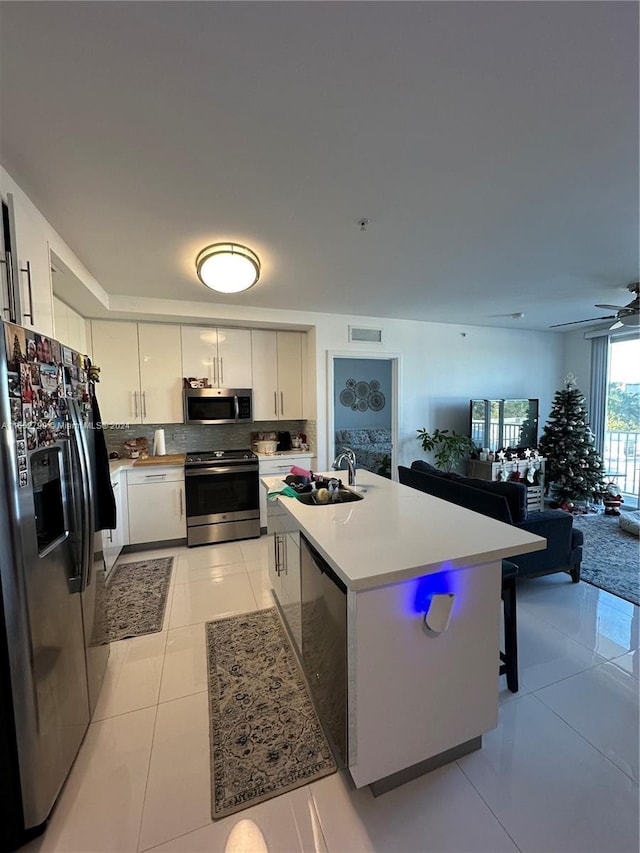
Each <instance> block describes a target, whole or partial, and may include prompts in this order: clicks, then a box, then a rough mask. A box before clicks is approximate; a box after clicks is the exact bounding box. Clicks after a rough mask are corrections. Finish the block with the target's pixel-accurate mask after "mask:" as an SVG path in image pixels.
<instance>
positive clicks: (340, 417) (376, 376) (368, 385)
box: [327, 353, 399, 479]
mask: <svg viewBox="0 0 640 853" xmlns="http://www.w3.org/2000/svg"><path fill="white" fill-rule="evenodd" d="M398 358H399V357H398V356H397V355H390V354H389V353H387V354H385V355H384V356H381V355H378V354H371V353H362V354H355V355H354V354H353V353H349V354H340V353H329V365H328V367H329V370H328V373H329V383H328V385H329V387H328V395H327V396H328V400H327V402H328V406H327V411H328V423H327V450H328V455H329V459H330V460H332V459H334V458H335V456H336V454H337V453H339V452H340V451H341V450H342V448H343V447H350V448H351V449H352V450H353V452H354V453H355V457H356V465H357V467H358V468H359V469H364V470H366V471H371V472H373V473H374V474H379V475H380V476H382V477H387V478H388V479H396V477H395V472H396V470H397V461H396V444H397V430H398V400H397V388H398Z"/></svg>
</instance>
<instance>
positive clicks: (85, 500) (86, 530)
mask: <svg viewBox="0 0 640 853" xmlns="http://www.w3.org/2000/svg"><path fill="white" fill-rule="evenodd" d="M68 402H69V413H70V415H71V426H72V429H73V436H72V441H73V442H74V446H75V448H76V452H77V455H78V460H79V462H80V472H81V482H82V492H81V500H82V506H81V507H80V510H81V514H82V519H83V525H82V556H83V559H82V567H81V568H82V579H81V585H80V591H81V592H84V590H85V589H86V588H87V587H88V586H89V584H90V583H91V569H92V566H93V528H94V519H93V487H92V484H91V474H90V468H89V450H88V447H87V439H86V436H85V434H84V424H83V423H82V416H81V414H80V408H79V406H78V402H77V400H75V399H73V398H69V401H68Z"/></svg>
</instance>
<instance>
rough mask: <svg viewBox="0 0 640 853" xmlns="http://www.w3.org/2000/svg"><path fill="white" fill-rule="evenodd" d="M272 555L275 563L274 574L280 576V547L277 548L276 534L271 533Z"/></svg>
mask: <svg viewBox="0 0 640 853" xmlns="http://www.w3.org/2000/svg"><path fill="white" fill-rule="evenodd" d="M273 555H274V560H275V565H276V574H277V575H278V577H280V549H279V548H278V534H277V533H274V534H273Z"/></svg>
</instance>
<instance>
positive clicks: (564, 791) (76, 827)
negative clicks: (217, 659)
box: [25, 537, 640, 853]
mask: <svg viewBox="0 0 640 853" xmlns="http://www.w3.org/2000/svg"><path fill="white" fill-rule="evenodd" d="M266 548H267V544H266V538H264V537H263V538H262V539H260V540H251V541H247V542H241V543H230V544H221V545H215V546H208V547H203V548H197V549H187V548H177V549H166V550H164V551H160V552H148V553H147V554H145V556H151V555H152V554H159V555H163V556H165V555H169V554H172V555H173V556H174V557H175V562H174V572H173V575H172V584H171V589H170V594H169V599H168V603H167V613H166V617H165V621H164V627H163V631H162V632H160V633H158V634H153V635H148V636H145V637H139V638H136V639H131V640H123V641H121V642H118V643H114V644H113V646H112V653H111V657H110V662H109V669H108V673H107V677H106V681H105V684H104V688H103V692H102V695H101V698H100V703H99V705H98V709H97V711H96V715H95V719H94V722H93V723H92V725H91V726H90V728H89V732H88V734H87V737H86V739H85V742H84V744H83V746H82V748H81V751H80V754H79V756H78V758H77V760H76V763H75V765H74V767H73V770H72V772H71V775H70V777H69V779H68V781H67V784H66V786H65V788H64V790H63V792H62V795H61V797H60V800H59V802H58V805H57V807H56V809H55V811H54V813H53V816H52V819H51V821H50V825H49V827H48V829H47V831H46V833H45V834H44V836H42V837H41V838H40V839H37V840H35V841H34V842H32V843H31V844H30V845H29V846H28V847H27V848H25V853H27V851H28V853H36V851H41V853H45V851H60V853H62V851H64V853H73V851H78V853H90V851H107V853H115V851H123V853H135V851H143V850H151V849H153V850H158V851H174V853H195V851H209V853H218V851H219V853H223V851H224V853H266V851H271V852H272V853H275V851H278V853H295V851H305V853H315V852H316V851H319V853H321V851H328V853H355V851H393V853H414V851H415V853H418V851H420V853H444V852H445V851H450V852H451V853H467V851H468V853H481V852H483V851H486V853H499V851H515V850H522V851H529V852H530V853H569V851H576V853H578V851H579V853H587V851H593V853H614V851H620V853H637V851H638V704H639V703H638V693H639V682H638V672H639V669H640V651H639V648H640V643H639V629H640V617H639V612H638V607H636V606H634V605H631V604H628V603H627V602H625V601H623V600H622V599H618V598H615V597H614V596H612V595H610V594H608V593H606V592H602V591H601V590H598V589H596V588H595V587H592V586H589V585H588V584H586V583H580V584H578V585H574V584H572V583H571V582H570V580H569V579H568V576H565V575H553V576H550V577H547V578H539V579H537V580H532V581H528V582H525V583H521V584H520V585H519V587H518V616H519V640H520V680H521V689H520V692H519V693H518V694H516V695H514V694H511V693H509V692H508V691H507V690H506V686H505V684H504V678H502V679H500V682H499V689H500V701H501V706H500V719H499V724H498V727H497V728H496V729H495V730H494V731H492V732H490V733H489V734H487V735H485V738H484V745H483V748H482V750H480V751H479V752H476V753H473V754H472V755H469V756H466V757H465V758H463V759H461V760H460V761H457V762H455V763H453V764H451V765H448V766H447V767H443V768H441V769H440V770H438V771H436V772H434V773H431V774H429V775H427V776H424V777H422V778H421V779H417V780H415V781H414V782H411V783H410V784H407V785H404V786H402V787H401V788H398V789H396V790H395V791H392V792H390V793H388V794H385V795H384V796H382V797H379V798H378V799H374V798H373V797H372V796H371V793H370V792H369V790H368V789H367V788H365V789H361V790H355V789H354V787H353V784H352V783H351V781H350V777H349V776H348V773H346V772H343V773H339V774H334V775H333V776H329V777H326V778H324V779H322V780H320V781H319V782H315V783H313V784H312V785H309V786H306V787H303V788H300V789H298V790H296V791H293V792H291V793H288V794H284V795H282V796H280V797H277V798H275V799H273V800H270V801H269V802H266V803H262V804H260V805H257V806H254V807H252V808H249V809H247V810H245V811H243V812H240V813H238V814H236V815H232V816H230V817H228V818H225V819H223V820H221V821H216V822H215V823H214V822H212V821H211V818H210V780H209V745H208V719H207V701H206V699H207V694H206V690H207V675H206V661H205V645H204V622H205V621H206V620H210V619H215V618H216V617H220V616H226V615H229V614H233V613H243V612H247V611H250V610H255V609H257V608H261V607H268V606H270V605H271V603H272V602H271V597H270V587H269V582H268V577H267V571H266V565H267V550H266ZM141 556H142V555H141V554H140V553H135V554H127V555H124V557H122V558H121V560H123V561H130V560H136V559H140V558H141Z"/></svg>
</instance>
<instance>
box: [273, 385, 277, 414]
mask: <svg viewBox="0 0 640 853" xmlns="http://www.w3.org/2000/svg"><path fill="white" fill-rule="evenodd" d="M273 414H274V415H275V416H276V417H278V392H277V391H274V392H273Z"/></svg>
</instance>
